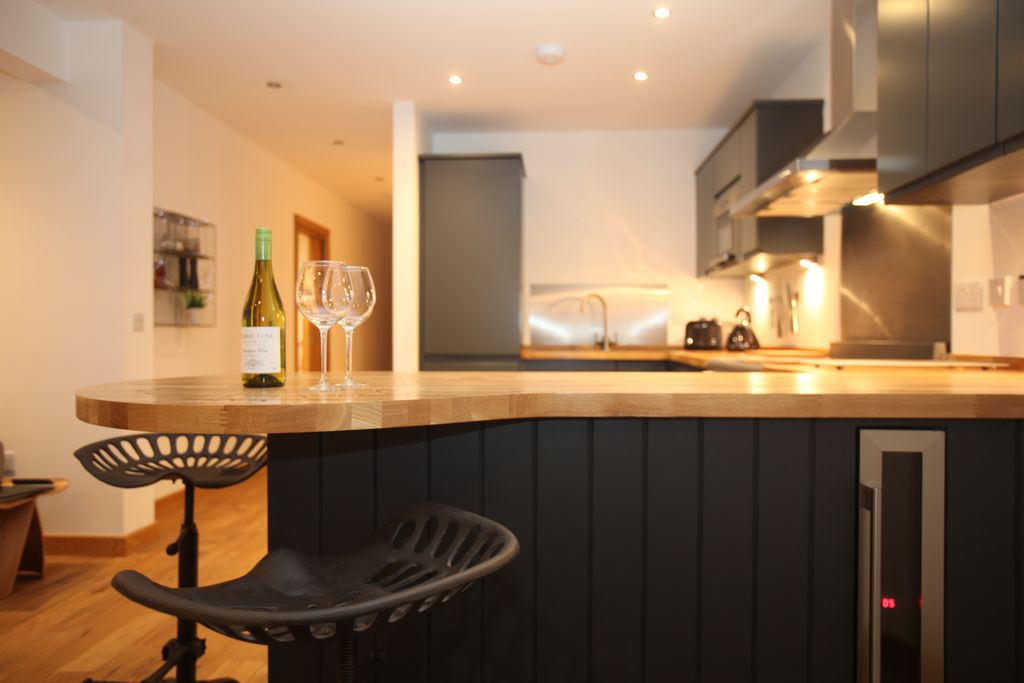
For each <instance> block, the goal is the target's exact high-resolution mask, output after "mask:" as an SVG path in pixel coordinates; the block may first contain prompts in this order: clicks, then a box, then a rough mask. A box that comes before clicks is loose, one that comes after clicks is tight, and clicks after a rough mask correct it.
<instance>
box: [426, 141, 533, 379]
mask: <svg viewBox="0 0 1024 683" xmlns="http://www.w3.org/2000/svg"><path fill="white" fill-rule="evenodd" d="M524 176H525V171H524V166H523V159H522V156H521V155H519V154H493V155H448V154H446V155H424V156H421V157H420V369H422V370H461V369H466V370H468V369H473V370H516V369H518V367H519V343H520V331H519V327H520V312H519V310H520V301H519V299H520V292H521V290H522V287H521V283H520V279H521V275H520V260H521V259H520V254H521V251H522V248H521V243H522V181H523V177H524Z"/></svg>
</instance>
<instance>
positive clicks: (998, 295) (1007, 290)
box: [988, 275, 1014, 308]
mask: <svg viewBox="0 0 1024 683" xmlns="http://www.w3.org/2000/svg"><path fill="white" fill-rule="evenodd" d="M1013 287H1014V277H1013V276H1012V275H1007V276H1005V277H994V278H992V279H991V280H989V281H988V300H989V303H990V304H991V305H992V306H993V307H994V308H1002V307H1004V306H1009V305H1010V304H1012V303H1013Z"/></svg>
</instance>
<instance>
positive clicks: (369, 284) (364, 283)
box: [338, 265, 377, 389]
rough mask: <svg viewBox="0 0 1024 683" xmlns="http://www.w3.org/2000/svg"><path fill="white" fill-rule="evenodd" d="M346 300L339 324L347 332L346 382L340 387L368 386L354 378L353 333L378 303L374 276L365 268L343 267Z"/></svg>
mask: <svg viewBox="0 0 1024 683" xmlns="http://www.w3.org/2000/svg"><path fill="white" fill-rule="evenodd" d="M341 270H342V272H343V276H342V281H343V282H344V283H345V284H344V289H345V292H346V293H345V298H344V301H343V302H342V305H341V308H340V309H339V310H340V314H341V317H340V319H339V320H338V324H339V325H341V329H343V330H345V381H343V382H342V383H341V384H340V385H338V386H341V387H345V388H346V389H347V388H349V387H363V386H366V385H365V384H363V383H361V382H357V381H355V379H353V378H352V333H353V332H354V331H355V329H356V328H357V327H359V326H360V325H362V324H363V321H364V320H366V319H367V318H369V317H370V314H371V313H372V312H373V306H374V304H376V303H377V292H376V291H375V290H374V288H373V276H372V275H370V269H369V268H366V267H364V266H348V265H343V266H341Z"/></svg>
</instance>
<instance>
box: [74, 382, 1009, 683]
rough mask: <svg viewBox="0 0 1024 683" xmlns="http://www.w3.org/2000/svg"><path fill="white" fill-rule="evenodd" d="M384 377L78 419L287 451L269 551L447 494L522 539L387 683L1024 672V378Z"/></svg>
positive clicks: (273, 495) (229, 385)
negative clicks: (327, 390)
mask: <svg viewBox="0 0 1024 683" xmlns="http://www.w3.org/2000/svg"><path fill="white" fill-rule="evenodd" d="M364 378H365V380H366V381H367V382H368V385H369V386H367V387H365V388H362V389H358V390H355V391H354V392H352V393H351V394H349V395H339V396H334V397H328V398H321V397H310V396H309V395H308V394H303V392H302V391H301V390H300V389H299V388H298V387H301V386H303V384H304V382H303V381H302V379H303V378H300V379H298V380H296V379H294V378H293V377H292V378H290V379H289V384H288V386H286V387H284V388H282V389H270V390H259V391H252V390H243V389H242V388H241V387H236V386H235V385H236V384H237V380H236V379H235V378H227V377H214V378H186V379H177V380H152V381H145V382H126V383H121V384H116V385H104V386H99V387H91V388H88V389H84V390H82V391H80V392H79V394H78V396H77V408H78V416H79V417H80V418H81V419H83V420H85V421H87V422H91V423H94V424H101V425H105V426H110V427H117V428H123V429H133V430H144V431H156V430H160V431H179V432H200V431H202V432H208V433H227V434H229V433H237V432H257V431H259V432H267V433H269V434H270V463H269V478H268V486H269V490H268V507H267V514H268V520H269V545H270V547H271V548H276V547H289V548H295V549H298V550H302V551H305V552H307V553H311V554H314V555H333V554H337V553H342V552H346V551H349V550H351V549H352V548H353V547H354V546H355V545H356V544H357V543H359V542H360V541H362V540H363V539H365V538H366V537H367V536H369V535H370V533H371V532H372V530H373V529H374V528H376V527H377V526H378V525H380V524H382V523H383V522H384V521H385V520H387V518H388V517H389V516H391V515H392V514H394V513H395V512H397V511H398V510H400V509H402V508H403V507H405V506H407V505H408V504H410V503H416V502H422V501H428V500H429V501H436V502H441V503H447V504H450V505H454V506H457V507H460V508H463V509H466V510H470V511H474V512H478V513H481V514H483V515H484V516H486V517H489V518H491V519H493V520H495V521H498V522H500V523H501V524H504V525H505V526H507V527H508V528H509V529H511V530H512V531H513V532H514V533H515V534H516V536H517V537H518V539H519V543H520V546H521V550H520V555H519V557H518V559H516V560H515V562H514V563H513V564H512V565H510V566H509V567H507V568H506V569H505V570H503V571H501V572H499V573H497V574H495V575H494V576H492V577H489V578H488V579H486V580H485V581H484V582H482V583H481V584H478V585H476V586H474V587H473V588H472V589H470V590H469V591H468V592H467V593H465V594H464V595H462V596H461V597H460V598H459V599H458V600H455V601H453V602H452V603H451V604H450V605H445V606H442V607H440V608H438V609H436V610H432V611H431V612H430V613H428V614H427V615H422V616H420V617H419V618H414V619H406V620H403V621H399V622H398V623H396V624H394V625H393V626H392V627H389V628H388V629H385V630H383V631H381V632H380V633H378V634H376V635H375V636H373V637H372V638H365V639H364V642H361V643H360V648H362V650H361V654H362V656H364V657H365V658H366V660H364V661H368V660H369V659H370V657H371V656H372V653H373V652H374V651H383V652H384V658H385V662H386V664H385V666H383V668H382V669H381V670H380V675H379V678H380V680H382V681H395V682H397V681H401V682H403V683H406V682H418V681H422V682H424V683H427V682H433V683H457V682H461V681H467V682H469V681H473V682H476V681H486V682H488V683H493V682H499V681H507V682H509V683H512V682H515V683H522V682H526V681H542V682H552V683H553V682H556V681H557V682H564V681H595V682H599V681H609V682H611V681H615V682H623V681H637V682H640V681H650V682H660V681H666V682H667V681H705V682H709V683H711V682H715V683H717V682H720V681H754V680H756V681H786V682H787V683H788V682H799V681H820V682H822V683H834V682H850V683H853V682H854V681H856V680H857V678H858V670H861V671H870V670H872V669H874V670H880V671H882V672H883V673H884V672H893V675H894V676H895V675H897V674H899V675H907V676H914V675H916V676H917V680H929V681H930V680H945V681H963V682H967V681H980V680H986V681H1012V680H1019V677H1020V676H1021V675H1024V668H1022V662H1021V661H1020V660H1021V657H1022V655H1021V653H1022V652H1024V633H1022V630H1021V623H1022V616H1024V571H1022V569H1024V567H1022V557H1021V549H1022V547H1024V506H1022V502H1024V499H1022V497H1021V495H1022V492H1024V467H1022V462H1021V458H1022V453H1021V448H1022V443H1021V428H1022V423H1021V420H1022V419H1024V375H1019V374H1018V373H1015V372H1009V371H1007V372H981V371H939V370H935V371H916V372H909V371H908V372H887V373H874V372H862V373H857V372H849V373H843V372H835V371H823V372H817V373H728V374H727V373H722V374H719V373H635V374H634V373H564V374H563V373H559V374H547V373H420V374H409V375H399V374H392V373H376V374H375V373H369V374H367V375H365V376H364ZM883 501H884V502H883ZM321 650H322V651H321ZM336 660H337V653H336V650H335V649H334V648H331V647H329V646H322V645H318V644H315V643H312V644H303V645H273V646H271V651H270V679H271V680H272V681H332V680H336V678H337V674H338V671H337V666H338V665H337V661H336ZM940 676H941V678H940Z"/></svg>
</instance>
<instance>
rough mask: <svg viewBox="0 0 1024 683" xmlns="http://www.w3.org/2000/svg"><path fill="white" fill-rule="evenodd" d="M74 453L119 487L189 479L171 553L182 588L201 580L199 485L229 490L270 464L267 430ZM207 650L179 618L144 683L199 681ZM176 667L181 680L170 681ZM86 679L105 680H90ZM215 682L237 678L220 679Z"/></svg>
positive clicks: (138, 439) (123, 439)
mask: <svg viewBox="0 0 1024 683" xmlns="http://www.w3.org/2000/svg"><path fill="white" fill-rule="evenodd" d="M75 457H76V458H78V461H79V462H81V463H82V466H83V467H85V469H86V470H88V471H89V474H91V475H93V476H94V477H96V478H97V479H99V480H100V481H102V482H104V483H105V484H110V485H111V486H117V487H119V488H137V487H140V486H149V485H150V484H154V483H156V482H158V481H160V480H161V479H171V480H177V481H182V482H184V484H185V516H184V519H183V520H182V523H181V531H180V532H179V533H178V538H177V539H176V540H175V541H174V542H173V543H171V544H170V545H168V546H167V554H168V555H177V556H178V586H179V587H181V588H187V587H190V586H195V585H196V584H197V582H198V580H199V530H198V529H197V528H196V523H195V489H196V487H197V486H198V487H199V488H209V489H218V488H224V487H225V486H231V485H232V484H237V483H239V482H241V481H244V480H246V479H248V478H249V477H251V476H252V475H253V474H255V473H256V471H257V470H259V469H260V468H261V467H263V465H265V464H266V462H267V439H266V437H265V436H263V435H262V434H230V435H220V434H210V435H206V434H131V435H128V436H118V437H114V438H112V439H106V440H104V441H97V442H96V443H92V444H89V445H88V446H83V447H82V448H79V449H78V450H77V451H75ZM205 651H206V643H205V641H203V640H201V639H200V638H198V637H197V636H196V622H195V620H194V619H189V618H183V617H179V619H178V635H177V637H176V638H173V639H172V640H169V641H168V642H167V644H166V645H164V647H163V653H162V654H163V659H164V663H163V664H162V665H161V666H160V668H158V669H157V670H156V671H155V672H153V673H152V674H151V675H150V676H148V677H147V678H145V679H144V680H143V683H158V682H159V681H165V680H166V681H176V682H177V683H196V660H197V659H199V658H200V657H201V656H202V655H203V653H204V652H205ZM174 667H177V672H176V673H177V678H174V679H165V678H164V676H166V675H167V673H168V672H169V671H170V670H171V669H173V668H174ZM85 683H103V682H102V681H94V680H93V679H91V678H87V679H85ZM210 683H235V682H234V681H233V680H232V679H230V678H220V679H217V680H216V681H211V682H210Z"/></svg>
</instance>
